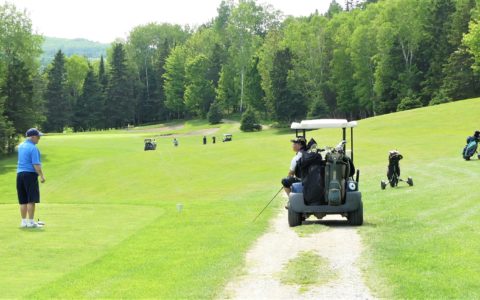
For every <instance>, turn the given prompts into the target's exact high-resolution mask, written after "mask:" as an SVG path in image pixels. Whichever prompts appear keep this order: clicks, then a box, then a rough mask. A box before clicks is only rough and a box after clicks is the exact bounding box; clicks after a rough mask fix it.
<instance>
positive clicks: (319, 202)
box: [287, 119, 363, 227]
mask: <svg viewBox="0 0 480 300" xmlns="http://www.w3.org/2000/svg"><path fill="white" fill-rule="evenodd" d="M356 126H357V122H355V121H354V122H348V121H347V120H343V119H321V120H304V121H302V122H301V123H292V125H291V129H293V130H295V134H296V137H297V138H299V137H303V138H304V139H305V140H306V131H307V130H316V129H341V130H342V141H341V142H340V143H339V144H338V145H337V146H336V147H333V148H332V147H326V149H318V148H317V147H316V142H315V141H314V140H313V139H312V140H311V141H310V142H309V143H308V144H309V145H308V146H307V151H306V152H304V153H303V155H302V159H301V160H300V161H299V165H300V167H301V168H302V182H300V183H294V184H293V186H292V192H291V193H290V195H289V204H288V208H287V209H288V224H289V225H290V227H294V226H298V225H301V224H302V222H303V221H304V220H306V219H307V218H308V217H310V216H311V215H314V216H315V217H317V218H318V219H322V218H323V217H325V216H326V215H329V214H340V215H342V216H344V217H346V218H347V219H348V223H349V224H350V225H354V226H358V225H362V224H363V203H362V194H361V193H360V191H359V190H358V180H359V174H360V172H359V171H358V170H357V172H356V178H355V179H354V178H353V175H354V174H355V167H354V166H353V128H354V127H356ZM348 128H349V129H350V149H349V150H350V151H349V153H347V149H346V143H347V142H346V139H347V129H348ZM312 141H313V142H312ZM322 154H323V155H322ZM312 157H314V159H311V158H312ZM309 161H310V163H309ZM312 161H315V164H312V163H311V162H312ZM305 170H307V172H305ZM308 170H309V171H308ZM305 173H306V174H305Z"/></svg>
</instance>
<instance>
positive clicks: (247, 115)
mask: <svg viewBox="0 0 480 300" xmlns="http://www.w3.org/2000/svg"><path fill="white" fill-rule="evenodd" d="M240 130H242V131H255V130H262V127H261V126H260V124H259V121H258V116H257V113H256V112H255V110H253V109H252V108H251V107H248V108H247V110H246V111H245V112H244V113H243V114H242V119H241V121H240Z"/></svg>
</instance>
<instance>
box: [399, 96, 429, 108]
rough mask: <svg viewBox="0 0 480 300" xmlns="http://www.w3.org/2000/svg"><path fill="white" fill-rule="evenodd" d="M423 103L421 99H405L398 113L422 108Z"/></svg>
mask: <svg viewBox="0 0 480 300" xmlns="http://www.w3.org/2000/svg"><path fill="white" fill-rule="evenodd" d="M422 106H423V105H422V101H420V99H419V98H413V97H405V98H403V99H402V101H400V103H399V104H398V106H397V111H402V110H409V109H414V108H419V107H422Z"/></svg>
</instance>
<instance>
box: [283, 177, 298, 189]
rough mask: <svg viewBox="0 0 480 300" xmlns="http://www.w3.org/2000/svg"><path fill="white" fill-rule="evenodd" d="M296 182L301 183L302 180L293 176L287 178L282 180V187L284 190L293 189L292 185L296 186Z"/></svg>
mask: <svg viewBox="0 0 480 300" xmlns="http://www.w3.org/2000/svg"><path fill="white" fill-rule="evenodd" d="M295 182H300V179H299V178H297V177H293V176H289V177H285V178H283V179H282V185H283V187H284V188H287V189H289V188H291V187H292V184H294V183H295Z"/></svg>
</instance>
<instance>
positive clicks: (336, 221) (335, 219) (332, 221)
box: [302, 215, 355, 229]
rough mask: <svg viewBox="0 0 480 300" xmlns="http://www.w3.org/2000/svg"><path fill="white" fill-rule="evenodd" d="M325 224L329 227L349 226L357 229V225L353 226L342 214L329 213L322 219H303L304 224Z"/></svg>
mask: <svg viewBox="0 0 480 300" xmlns="http://www.w3.org/2000/svg"><path fill="white" fill-rule="evenodd" d="M316 224H318V225H324V226H328V227H347V228H351V229H355V227H352V226H351V225H349V224H348V220H347V218H344V217H341V216H340V215H329V216H326V217H324V218H323V219H321V220H315V219H313V220H310V219H308V220H305V221H303V223H302V225H303V226H314V225H316Z"/></svg>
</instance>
